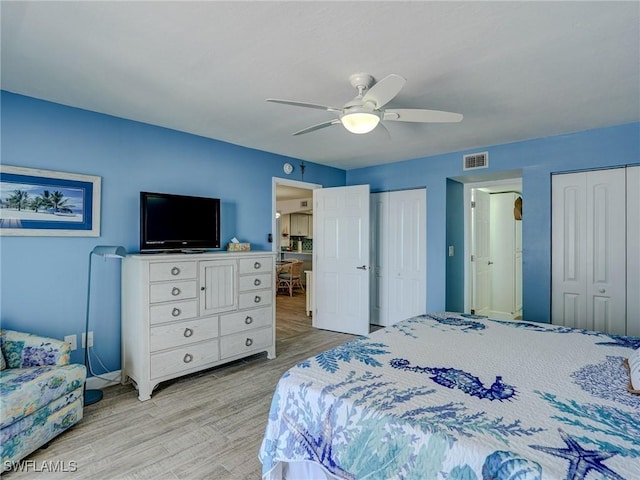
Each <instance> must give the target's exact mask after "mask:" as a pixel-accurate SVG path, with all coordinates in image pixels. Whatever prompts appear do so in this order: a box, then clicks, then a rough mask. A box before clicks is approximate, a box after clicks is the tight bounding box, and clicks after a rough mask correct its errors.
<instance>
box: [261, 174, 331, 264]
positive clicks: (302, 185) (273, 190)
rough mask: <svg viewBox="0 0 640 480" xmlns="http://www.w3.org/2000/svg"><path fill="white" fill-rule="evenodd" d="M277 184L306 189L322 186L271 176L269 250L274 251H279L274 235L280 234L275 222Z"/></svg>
mask: <svg viewBox="0 0 640 480" xmlns="http://www.w3.org/2000/svg"><path fill="white" fill-rule="evenodd" d="M278 185H286V186H288V187H297V188H306V189H308V190H315V189H316V188H322V185H320V184H318V183H309V182H302V181H298V180H289V179H288V178H282V177H272V179H271V232H273V233H272V234H271V239H272V240H273V241H272V243H271V250H272V251H274V252H276V253H280V252H279V251H278V244H279V243H278V242H277V241H276V235H280V232H278V230H277V224H276V212H277V207H276V193H277V188H278ZM312 204H313V202H312ZM311 208H313V205H312V206H311Z"/></svg>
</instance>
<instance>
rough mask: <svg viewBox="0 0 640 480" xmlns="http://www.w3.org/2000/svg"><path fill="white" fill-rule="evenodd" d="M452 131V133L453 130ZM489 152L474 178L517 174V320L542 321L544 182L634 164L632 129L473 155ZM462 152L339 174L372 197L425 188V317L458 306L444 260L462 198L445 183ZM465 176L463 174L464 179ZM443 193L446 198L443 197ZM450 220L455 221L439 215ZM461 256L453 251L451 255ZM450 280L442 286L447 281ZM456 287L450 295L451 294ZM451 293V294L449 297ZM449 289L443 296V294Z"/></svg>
mask: <svg viewBox="0 0 640 480" xmlns="http://www.w3.org/2000/svg"><path fill="white" fill-rule="evenodd" d="M452 128H455V126H453V127H452ZM483 151H488V152H489V168H488V169H486V170H480V171H476V172H474V173H478V172H481V173H488V172H494V173H496V174H499V173H500V172H503V171H510V170H514V169H520V170H521V171H522V187H523V192H522V193H523V195H522V196H523V205H524V206H523V222H522V228H523V232H522V237H523V246H522V258H523V317H524V319H525V320H533V321H539V322H549V321H550V318H549V315H550V302H551V299H550V289H551V278H550V277H551V175H552V174H553V173H558V172H567V171H572V170H583V169H594V168H602V167H612V166H621V165H631V164H638V163H639V162H640V123H631V124H625V125H619V126H615V127H608V128H601V129H595V130H589V131H584V132H578V133H572V134H567V135H559V136H554V137H547V138H542V139H535V140H527V141H523V142H517V143H511V144H506V145H495V146H489V147H481V148H477V149H474V150H473V152H483ZM473 152H470V151H461V152H456V153H450V154H446V155H437V156H432V157H425V158H418V159H414V160H408V161H405V162H400V163H393V164H386V165H380V166H375V167H369V168H361V169H357V170H350V171H348V172H347V184H348V185H357V184H369V185H370V187H371V190H372V191H384V190H398V189H404V188H419V187H426V189H427V311H438V310H443V309H444V308H445V306H446V305H447V304H448V303H449V304H455V305H459V299H460V298H463V293H464V291H463V289H464V285H463V284H462V283H461V282H458V281H457V279H459V278H462V275H463V272H461V271H460V269H461V268H464V262H455V261H454V260H453V259H451V258H449V257H447V245H451V244H452V243H455V244H456V245H462V246H463V245H464V239H463V238H460V235H462V232H463V227H460V225H462V222H463V218H462V216H461V212H462V211H463V209H462V207H460V206H457V205H456V202H462V196H461V195H459V192H458V194H456V192H455V190H453V191H452V190H451V188H452V184H448V183H447V182H448V180H447V179H449V178H452V177H455V178H457V179H459V178H460V177H462V176H464V175H465V172H464V171H463V168H462V156H463V155H464V154H467V153H473ZM467 173H468V172H467ZM448 191H449V193H448ZM450 214H451V215H457V216H459V218H457V222H460V224H459V225H458V227H456V226H455V222H456V219H453V218H449V220H448V221H447V215H450ZM462 254H463V249H461V248H459V247H458V248H456V255H462ZM452 277H453V278H454V279H456V282H457V286H456V285H454V284H453V283H454V282H451V285H450V282H449V279H450V278H452ZM456 287H457V291H456ZM450 289H451V290H450ZM448 290H450V291H448Z"/></svg>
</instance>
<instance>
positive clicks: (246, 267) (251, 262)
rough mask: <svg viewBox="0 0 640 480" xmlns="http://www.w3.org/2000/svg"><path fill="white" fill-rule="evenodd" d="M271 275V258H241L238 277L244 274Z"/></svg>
mask: <svg viewBox="0 0 640 480" xmlns="http://www.w3.org/2000/svg"><path fill="white" fill-rule="evenodd" d="M267 272H272V273H273V258H272V257H257V258H255V257H254V258H241V259H240V275H243V274H245V273H267Z"/></svg>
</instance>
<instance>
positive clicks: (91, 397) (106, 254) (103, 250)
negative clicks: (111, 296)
mask: <svg viewBox="0 0 640 480" xmlns="http://www.w3.org/2000/svg"><path fill="white" fill-rule="evenodd" d="M93 255H97V256H98V257H103V258H104V259H107V258H124V257H126V256H127V251H126V250H125V249H124V247H114V246H109V245H99V246H97V247H95V248H94V249H93V250H91V253H89V275H88V279H87V315H86V320H85V325H84V338H85V342H84V366H85V367H86V368H87V374H89V373H92V374H93V371H92V369H91V357H90V356H89V348H90V347H91V344H90V341H89V317H90V316H89V312H90V308H89V307H90V305H91V263H92V262H91V260H92V257H93ZM100 400H102V390H87V389H86V385H85V390H84V404H85V405H92V404H94V403H96V402H99V401H100Z"/></svg>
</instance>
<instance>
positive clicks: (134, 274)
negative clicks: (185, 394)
mask: <svg viewBox="0 0 640 480" xmlns="http://www.w3.org/2000/svg"><path fill="white" fill-rule="evenodd" d="M274 255H275V254H274V253H271V252H259V251H253V252H214V253H203V254H196V255H190V256H189V257H188V258H186V257H185V255H183V254H156V255H129V256H127V257H126V258H125V260H124V263H123V270H122V282H123V283H122V285H123V286H122V382H123V383H125V382H126V381H127V380H128V379H130V380H131V381H132V382H133V383H134V385H135V386H136V388H137V389H138V398H139V399H140V400H141V401H144V400H148V399H149V398H151V393H152V391H153V389H154V388H155V387H157V385H158V384H160V383H161V382H163V381H165V380H170V379H172V378H177V377H181V376H183V375H186V374H189V373H193V372H197V371H200V370H204V369H207V368H211V367H214V366H216V365H221V364H223V363H227V362H230V361H233V360H237V359H240V358H243V357H247V356H249V355H254V354H256V353H260V352H264V351H266V352H267V358H270V359H272V358H275V355H276V352H275V301H274V295H275V293H274V287H275V285H274V276H275V275H274V265H275V259H274Z"/></svg>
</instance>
